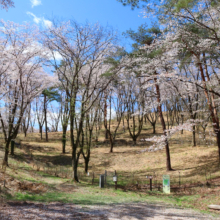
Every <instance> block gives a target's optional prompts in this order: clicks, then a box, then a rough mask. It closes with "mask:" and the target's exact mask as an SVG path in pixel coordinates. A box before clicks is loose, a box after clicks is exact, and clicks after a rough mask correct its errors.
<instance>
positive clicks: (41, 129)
mask: <svg viewBox="0 0 220 220" xmlns="http://www.w3.org/2000/svg"><path fill="white" fill-rule="evenodd" d="M42 132H43V126H42V125H40V139H41V140H42V139H43V134H42Z"/></svg>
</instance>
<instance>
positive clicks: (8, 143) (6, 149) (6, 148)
mask: <svg viewBox="0 0 220 220" xmlns="http://www.w3.org/2000/svg"><path fill="white" fill-rule="evenodd" d="M10 142H11V140H10V139H8V140H7V142H6V144H5V156H4V159H3V163H2V165H3V166H8V154H9V145H10Z"/></svg>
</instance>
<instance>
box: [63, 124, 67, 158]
mask: <svg viewBox="0 0 220 220" xmlns="http://www.w3.org/2000/svg"><path fill="white" fill-rule="evenodd" d="M66 130H67V126H63V138H62V144H63V154H65V153H66Z"/></svg>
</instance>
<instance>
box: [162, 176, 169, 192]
mask: <svg viewBox="0 0 220 220" xmlns="http://www.w3.org/2000/svg"><path fill="white" fill-rule="evenodd" d="M163 192H164V193H167V194H169V193H170V176H169V175H163Z"/></svg>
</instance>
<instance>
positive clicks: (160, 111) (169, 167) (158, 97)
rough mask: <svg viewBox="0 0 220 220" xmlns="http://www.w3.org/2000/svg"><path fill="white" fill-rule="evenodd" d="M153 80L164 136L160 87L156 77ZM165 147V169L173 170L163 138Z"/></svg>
mask: <svg viewBox="0 0 220 220" xmlns="http://www.w3.org/2000/svg"><path fill="white" fill-rule="evenodd" d="M154 81H155V87H156V92H157V102H158V106H157V109H158V112H159V116H160V121H161V125H162V128H163V132H164V136H165V137H167V132H166V124H165V121H164V117H163V112H162V107H161V104H160V88H159V85H158V84H157V78H155V79H154ZM165 149H166V167H167V171H171V170H173V169H172V167H171V160H170V149H169V143H168V140H167V139H166V140H165Z"/></svg>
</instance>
